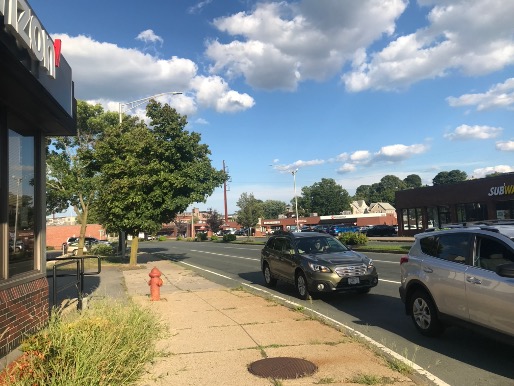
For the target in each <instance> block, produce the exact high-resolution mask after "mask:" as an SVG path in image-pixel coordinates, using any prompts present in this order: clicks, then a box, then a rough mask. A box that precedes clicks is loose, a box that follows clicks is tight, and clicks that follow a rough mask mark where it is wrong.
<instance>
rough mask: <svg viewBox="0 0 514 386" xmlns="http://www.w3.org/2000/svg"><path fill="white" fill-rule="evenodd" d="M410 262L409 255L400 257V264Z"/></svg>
mask: <svg viewBox="0 0 514 386" xmlns="http://www.w3.org/2000/svg"><path fill="white" fill-rule="evenodd" d="M408 262H409V255H405V256H402V257H401V258H400V265H402V264H403V263H408Z"/></svg>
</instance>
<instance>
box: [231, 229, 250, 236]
mask: <svg viewBox="0 0 514 386" xmlns="http://www.w3.org/2000/svg"><path fill="white" fill-rule="evenodd" d="M234 234H235V235H236V236H248V230H247V229H242V228H241V229H238V230H236V231H234Z"/></svg>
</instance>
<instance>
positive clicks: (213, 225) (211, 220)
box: [205, 208, 224, 233]
mask: <svg viewBox="0 0 514 386" xmlns="http://www.w3.org/2000/svg"><path fill="white" fill-rule="evenodd" d="M207 213H208V214H207V219H206V220H205V221H206V222H207V225H208V226H209V229H210V230H211V231H212V232H213V233H216V232H218V231H219V230H220V229H221V226H222V225H223V222H224V219H223V216H222V215H221V214H220V213H219V212H218V211H217V210H216V209H212V208H209V209H208V210H207Z"/></svg>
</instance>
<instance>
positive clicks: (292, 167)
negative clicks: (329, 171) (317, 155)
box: [272, 159, 326, 173]
mask: <svg viewBox="0 0 514 386" xmlns="http://www.w3.org/2000/svg"><path fill="white" fill-rule="evenodd" d="M325 162H326V161H324V160H319V159H314V160H310V161H302V160H298V161H295V162H293V163H291V164H288V165H276V164H275V165H272V166H273V169H275V170H278V171H280V172H283V173H290V172H292V171H293V170H295V169H300V168H304V167H309V166H317V165H323V164H324V163H325Z"/></svg>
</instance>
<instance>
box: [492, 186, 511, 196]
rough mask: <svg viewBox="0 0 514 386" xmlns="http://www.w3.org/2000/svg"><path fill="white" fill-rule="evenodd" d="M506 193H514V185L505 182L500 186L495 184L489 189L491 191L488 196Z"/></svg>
mask: <svg viewBox="0 0 514 386" xmlns="http://www.w3.org/2000/svg"><path fill="white" fill-rule="evenodd" d="M506 194H514V185H507V184H503V185H500V186H493V187H492V188H491V189H490V190H489V193H488V194H487V195H488V196H503V195H506Z"/></svg>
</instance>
